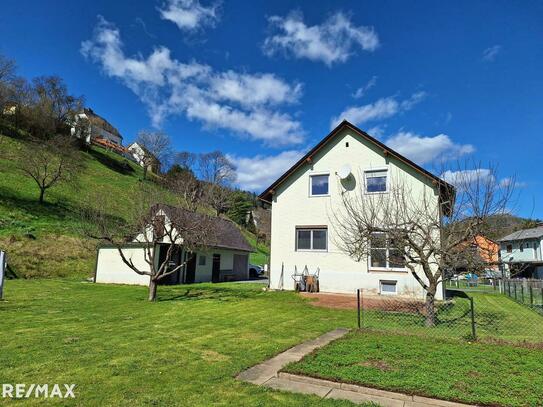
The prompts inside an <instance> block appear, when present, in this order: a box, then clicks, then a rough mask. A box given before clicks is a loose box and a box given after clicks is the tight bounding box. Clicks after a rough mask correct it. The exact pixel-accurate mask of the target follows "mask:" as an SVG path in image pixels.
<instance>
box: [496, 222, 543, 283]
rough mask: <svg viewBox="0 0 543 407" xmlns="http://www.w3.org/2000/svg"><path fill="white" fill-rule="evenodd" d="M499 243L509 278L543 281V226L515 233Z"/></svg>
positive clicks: (503, 238)
mask: <svg viewBox="0 0 543 407" xmlns="http://www.w3.org/2000/svg"><path fill="white" fill-rule="evenodd" d="M498 242H499V243H500V258H501V259H502V262H503V267H504V271H505V273H506V275H507V276H512V277H527V278H536V279H543V226H538V227H535V228H531V229H524V230H519V231H517V232H513V233H511V234H509V235H507V236H504V237H502V238H501V239H499V240H498Z"/></svg>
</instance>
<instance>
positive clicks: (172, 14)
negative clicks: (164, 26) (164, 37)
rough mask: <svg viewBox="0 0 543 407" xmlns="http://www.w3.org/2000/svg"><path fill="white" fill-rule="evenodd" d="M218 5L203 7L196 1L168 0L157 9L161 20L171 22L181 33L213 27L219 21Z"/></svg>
mask: <svg viewBox="0 0 543 407" xmlns="http://www.w3.org/2000/svg"><path fill="white" fill-rule="evenodd" d="M218 6H219V3H214V4H212V5H210V6H207V7H206V6H203V5H202V4H200V2H199V1H198V0H168V1H166V3H164V4H163V6H162V7H160V8H159V9H158V11H159V13H160V17H161V18H162V19H163V20H168V21H171V22H172V23H175V25H177V26H178V27H179V29H180V30H183V31H196V30H198V29H201V28H202V27H204V26H206V25H207V26H214V25H215V24H216V22H217V21H218V20H219V14H218Z"/></svg>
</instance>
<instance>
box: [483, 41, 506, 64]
mask: <svg viewBox="0 0 543 407" xmlns="http://www.w3.org/2000/svg"><path fill="white" fill-rule="evenodd" d="M501 50H502V47H501V45H494V46H492V47H489V48H487V49H485V50H484V51H483V61H487V62H493V61H494V60H495V59H496V57H497V56H498V54H499V53H500V51H501Z"/></svg>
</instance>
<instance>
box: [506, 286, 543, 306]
mask: <svg viewBox="0 0 543 407" xmlns="http://www.w3.org/2000/svg"><path fill="white" fill-rule="evenodd" d="M503 292H504V294H505V295H507V296H508V297H509V298H512V299H514V300H515V301H516V302H518V303H519V304H522V305H524V306H526V307H529V308H530V309H532V310H534V311H537V312H539V313H540V314H543V280H527V279H510V280H504V281H503Z"/></svg>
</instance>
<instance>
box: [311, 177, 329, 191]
mask: <svg viewBox="0 0 543 407" xmlns="http://www.w3.org/2000/svg"><path fill="white" fill-rule="evenodd" d="M329 178H330V174H314V175H310V176H309V193H310V195H311V196H319V195H328V194H329V193H330V192H329V182H328V181H329Z"/></svg>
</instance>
